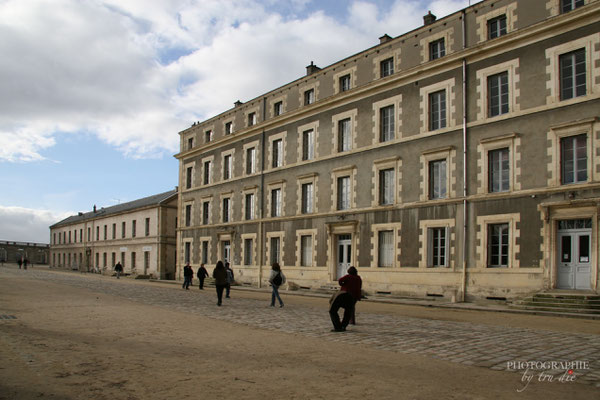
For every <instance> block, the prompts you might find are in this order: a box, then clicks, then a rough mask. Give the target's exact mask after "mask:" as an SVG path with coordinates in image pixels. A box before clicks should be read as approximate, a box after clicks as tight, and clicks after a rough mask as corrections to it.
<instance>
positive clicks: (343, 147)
mask: <svg viewBox="0 0 600 400" xmlns="http://www.w3.org/2000/svg"><path fill="white" fill-rule="evenodd" d="M350 140H351V138H350V118H346V119H343V120H341V121H339V122H338V151H339V152H342V151H348V150H350V149H351V148H352V144H351V141H350Z"/></svg>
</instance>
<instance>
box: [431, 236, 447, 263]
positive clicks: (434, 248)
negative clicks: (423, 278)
mask: <svg viewBox="0 0 600 400" xmlns="http://www.w3.org/2000/svg"><path fill="white" fill-rule="evenodd" d="M447 231H448V230H447V229H446V228H429V229H428V240H429V262H428V266H429V267H446V266H447V264H446V254H447V252H446V250H447V245H446V235H447Z"/></svg>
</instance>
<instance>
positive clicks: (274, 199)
mask: <svg viewBox="0 0 600 400" xmlns="http://www.w3.org/2000/svg"><path fill="white" fill-rule="evenodd" d="M271 217H281V189H273V190H271Z"/></svg>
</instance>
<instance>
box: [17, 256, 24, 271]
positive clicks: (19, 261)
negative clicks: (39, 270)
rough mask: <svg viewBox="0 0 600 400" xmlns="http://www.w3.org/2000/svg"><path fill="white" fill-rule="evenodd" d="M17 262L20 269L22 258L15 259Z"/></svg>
mask: <svg viewBox="0 0 600 400" xmlns="http://www.w3.org/2000/svg"><path fill="white" fill-rule="evenodd" d="M17 264H19V269H21V265H23V260H22V259H21V258H19V259H18V260H17Z"/></svg>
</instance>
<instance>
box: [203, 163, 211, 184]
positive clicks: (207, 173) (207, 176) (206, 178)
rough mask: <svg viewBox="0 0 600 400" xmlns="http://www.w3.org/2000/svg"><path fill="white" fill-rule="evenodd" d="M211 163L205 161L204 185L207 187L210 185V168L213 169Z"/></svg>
mask: <svg viewBox="0 0 600 400" xmlns="http://www.w3.org/2000/svg"><path fill="white" fill-rule="evenodd" d="M210 164H211V162H210V161H204V179H203V183H204V184H205V185H208V184H209V183H210V167H211V165H210Z"/></svg>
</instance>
